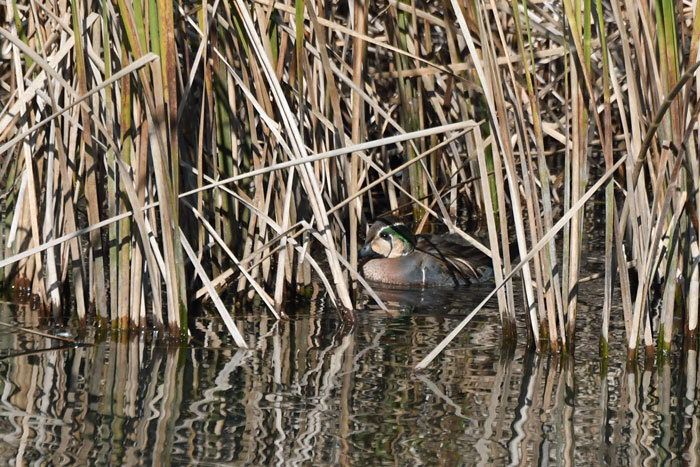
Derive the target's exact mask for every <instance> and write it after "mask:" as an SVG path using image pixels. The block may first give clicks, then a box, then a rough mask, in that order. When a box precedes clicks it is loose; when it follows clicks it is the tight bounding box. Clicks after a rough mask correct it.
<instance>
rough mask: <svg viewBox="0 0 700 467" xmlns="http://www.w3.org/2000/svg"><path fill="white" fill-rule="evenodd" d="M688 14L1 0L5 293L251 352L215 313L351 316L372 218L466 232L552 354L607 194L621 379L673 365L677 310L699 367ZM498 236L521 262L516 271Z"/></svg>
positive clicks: (625, 9) (565, 342)
mask: <svg viewBox="0 0 700 467" xmlns="http://www.w3.org/2000/svg"><path fill="white" fill-rule="evenodd" d="M698 8H699V7H698V5H697V3H694V4H687V5H686V4H685V3H678V4H674V2H672V1H670V0H658V1H654V2H632V1H630V0H626V1H624V2H623V1H620V0H613V1H612V2H610V3H609V4H605V5H603V4H602V2H601V1H600V0H598V1H597V2H595V3H594V2H591V1H590V0H564V2H563V3H559V2H552V3H539V2H538V3H529V2H520V1H517V0H513V1H512V2H511V3H510V4H506V3H502V2H494V1H492V0H478V1H476V2H466V1H459V0H451V1H447V0H445V1H442V2H439V1H415V2H402V1H396V0H387V1H384V2H362V1H356V2H353V3H352V4H350V5H349V6H348V4H347V3H346V2H312V1H310V0H308V1H303V0H296V1H294V2H292V1H291V0H290V1H286V2H276V3H275V2H267V1H262V0H260V1H252V2H251V1H243V0H234V1H232V2H219V1H218V0H214V1H213V2H209V1H204V2H197V3H192V4H190V3H185V2H168V1H164V0H148V1H140V0H136V1H134V2H133V3H131V2H126V1H124V0H118V1H117V2H116V3H113V2H108V1H105V0H100V1H97V0H85V1H76V2H71V3H70V5H68V4H67V3H64V2H58V3H54V4H45V3H43V2H36V1H33V0H27V1H24V2H16V1H9V0H8V1H7V2H5V3H4V4H3V5H2V6H0V13H2V18H3V25H2V28H0V47H1V50H2V56H3V60H2V62H0V76H1V77H2V90H1V91H0V93H1V94H0V96H1V97H2V112H1V113H0V157H1V161H2V164H1V166H0V180H2V182H0V183H1V187H0V188H1V189H2V203H3V207H4V209H3V213H4V218H3V222H2V227H1V228H2V235H3V238H4V239H5V248H3V251H2V252H1V254H2V258H3V259H2V260H0V270H2V271H3V274H4V276H5V278H7V279H8V280H13V281H14V283H15V284H19V283H20V282H26V283H28V284H29V286H30V288H31V291H32V293H34V294H37V295H38V296H39V299H40V302H41V303H43V304H45V305H46V307H47V309H50V310H53V313H54V314H55V315H58V314H59V313H60V312H61V311H62V310H65V309H66V308H68V307H70V306H69V304H68V303H67V297H68V296H70V297H71V299H72V300H74V303H75V310H76V314H77V317H78V318H79V319H80V321H83V322H84V321H85V320H86V318H87V316H88V313H89V310H92V309H94V313H95V316H96V317H97V319H98V320H99V321H100V322H102V323H110V324H111V326H113V327H115V328H119V329H127V328H129V327H132V328H138V327H143V326H145V325H146V324H147V323H152V324H153V325H155V326H157V327H164V328H165V327H167V328H168V329H169V330H170V331H171V332H173V333H179V332H184V330H185V328H186V322H187V321H186V312H187V307H188V305H189V304H190V303H191V302H192V301H194V300H198V299H200V298H202V297H203V296H205V295H207V296H209V297H211V299H212V301H213V303H214V305H215V306H216V307H217V309H218V310H219V311H220V313H221V315H222V317H223V318H224V320H225V321H226V323H227V325H228V326H229V329H230V331H231V332H232V334H233V335H234V336H235V339H236V342H237V344H238V345H241V346H244V345H245V344H244V341H243V339H242V336H241V335H240V334H239V333H238V331H237V330H236V328H235V325H234V324H233V322H232V321H231V320H230V316H229V313H228V311H227V310H226V309H225V308H224V306H223V304H222V302H221V300H220V299H219V298H218V295H217V290H218V289H221V288H222V287H228V288H229V289H233V290H235V291H236V293H237V294H238V295H239V296H240V297H245V296H256V297H259V298H260V300H262V302H263V303H264V304H265V305H266V306H267V307H268V308H269V309H270V311H271V313H273V314H275V316H280V314H281V313H282V311H283V303H284V300H285V298H286V297H287V296H289V295H290V294H294V293H296V291H297V290H299V288H300V287H303V286H304V285H308V284H309V283H311V281H312V280H320V281H321V282H322V283H323V284H324V286H325V288H326V292H327V294H328V296H329V297H330V299H331V301H332V302H333V303H335V304H336V305H337V306H338V307H339V308H341V309H344V310H351V309H353V306H354V298H355V295H356V288H355V287H354V285H353V284H354V283H355V282H354V281H355V280H359V281H360V282H361V283H362V285H363V287H366V284H364V283H363V282H362V279H361V277H360V276H359V275H358V274H357V249H358V239H359V238H361V237H362V226H363V225H365V223H366V222H365V221H366V220H367V217H371V216H375V215H377V214H381V213H384V212H387V211H395V212H402V211H403V212H410V213H411V214H412V215H413V217H414V219H415V221H416V223H417V225H418V226H419V227H420V228H422V227H423V226H424V225H425V222H426V221H427V220H428V219H429V217H430V216H433V217H435V218H437V219H439V220H440V221H442V222H443V223H444V224H445V225H446V228H447V229H449V230H451V231H458V232H461V233H462V234H463V235H464V236H465V237H467V238H469V239H470V240H471V241H473V242H476V241H475V240H474V239H471V237H469V235H467V234H466V233H464V232H462V231H461V230H460V229H459V226H460V225H463V223H461V222H460V219H459V215H460V214H462V213H463V212H464V211H465V210H468V211H473V210H475V209H477V210H478V211H479V213H480V215H481V216H482V218H483V220H484V223H485V224H486V226H487V231H488V243H489V245H490V248H487V247H483V246H482V249H484V250H488V251H490V253H491V255H492V257H493V262H494V268H495V279H496V283H497V284H498V285H499V288H498V289H497V292H496V291H494V293H497V294H498V301H499V307H500V309H501V319H502V323H503V328H504V334H505V335H506V337H507V338H509V339H512V338H514V336H515V322H516V320H515V306H514V299H513V285H512V282H511V281H510V280H509V279H510V278H511V277H512V275H513V274H514V273H515V272H517V271H520V273H521V275H522V279H523V280H522V284H523V288H524V292H525V293H524V297H525V307H526V319H527V325H528V329H529V330H530V335H531V337H532V339H533V341H534V342H536V343H537V345H538V346H541V345H544V343H547V342H548V343H549V346H550V347H551V348H552V350H554V351H558V350H560V349H566V348H567V347H568V346H570V345H571V343H572V342H573V341H574V331H575V329H576V289H577V284H578V282H579V279H580V278H579V271H580V265H581V261H582V257H581V252H582V248H581V246H582V242H583V241H584V239H583V238H582V228H581V226H582V221H583V215H582V214H583V209H584V206H585V204H586V202H587V201H588V200H589V199H590V198H591V197H592V196H593V195H594V194H595V193H596V190H597V189H598V188H601V187H604V188H605V226H606V227H605V232H601V235H605V245H606V251H605V270H604V287H605V303H604V306H603V329H602V330H601V339H602V341H603V343H604V345H607V336H608V323H609V320H610V319H611V317H610V310H611V306H612V303H613V296H614V295H613V282H614V280H613V279H614V278H615V277H617V278H618V282H619V284H620V290H621V296H622V304H623V307H622V308H623V310H624V316H623V318H622V319H624V323H625V328H626V330H627V342H628V346H629V349H630V356H632V355H634V352H635V351H636V349H637V345H638V341H639V340H640V337H639V336H641V335H643V336H644V343H645V345H646V346H647V348H649V349H651V348H653V346H654V342H653V334H654V333H655V332H656V335H657V337H658V346H659V349H661V350H663V351H666V350H667V349H668V348H669V345H670V342H671V338H672V336H673V316H674V311H676V310H680V307H681V306H682V308H683V310H685V311H684V313H683V317H684V320H683V323H684V326H685V329H684V330H685V332H686V335H687V336H688V337H689V340H688V342H689V343H690V342H692V343H693V344H694V342H695V335H696V327H697V311H698V283H699V281H698V256H699V253H698V236H697V230H698V209H700V208H699V203H698V201H699V199H698V196H699V195H698V179H700V169H699V167H698V166H699V164H698V154H697V146H698V144H697V141H698V137H700V135H698V134H697V133H698V130H697V123H698V109H700V107H698V105H697V102H698V95H697V83H698V78H697V77H696V76H695V71H696V69H697V65H696V64H695V63H696V61H697V59H698V36H699V35H700V20H698V19H697V18H698V17H700V15H698V14H697V13H698V11H697V10H698ZM592 168H599V169H600V170H599V171H600V172H604V174H603V175H602V176H600V177H597V179H590V174H591V173H592ZM557 213H561V214H557ZM561 230H563V234H562V235H561V236H557V234H558V233H559V232H560V231H561ZM511 236H514V237H515V241H516V242H517V244H518V250H519V256H520V258H522V259H526V260H531V261H529V262H526V261H521V262H520V263H519V265H518V266H516V267H513V265H512V263H513V258H510V257H509V249H508V248H507V247H506V248H502V246H503V245H508V244H509V239H510V238H511ZM499 245H500V246H501V247H499ZM560 252H561V253H560ZM314 276H315V278H316V279H312V278H313V277H314ZM632 276H634V277H632ZM195 277H196V280H195V279H194V278H195ZM66 284H70V287H65V285H66ZM501 285H504V287H503V288H500V286H501ZM200 287H201V288H200ZM67 289H70V293H69V294H68V293H66V290H67ZM370 293H371V290H370ZM656 298H658V299H659V300H658V301H659V303H660V313H659V319H658V324H653V319H652V318H653V314H652V313H651V305H652V303H651V302H652V301H653V300H652V299H656ZM377 300H378V298H377ZM147 311H148V312H147ZM477 311H478V310H477ZM475 312H476V311H475ZM465 324H466V321H465V322H464V323H462V325H461V326H460V327H459V328H458V329H457V330H456V331H458V330H459V329H461V327H463V326H464V325H465ZM438 350H439V349H438ZM431 358H432V357H431Z"/></svg>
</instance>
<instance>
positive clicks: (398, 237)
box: [371, 224, 416, 258]
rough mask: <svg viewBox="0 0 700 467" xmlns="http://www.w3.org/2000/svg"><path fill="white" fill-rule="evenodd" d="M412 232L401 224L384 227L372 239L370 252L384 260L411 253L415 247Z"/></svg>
mask: <svg viewBox="0 0 700 467" xmlns="http://www.w3.org/2000/svg"><path fill="white" fill-rule="evenodd" d="M415 241H416V240H415V236H414V235H413V232H411V230H410V229H409V228H408V227H406V226H405V225H403V224H392V225H386V226H383V227H382V228H380V229H379V231H378V232H377V233H376V234H375V235H374V238H373V239H372V243H371V245H372V251H374V252H375V253H376V254H378V255H380V256H383V257H384V258H398V257H400V256H404V255H407V254H409V253H411V252H412V251H413V249H414V246H415Z"/></svg>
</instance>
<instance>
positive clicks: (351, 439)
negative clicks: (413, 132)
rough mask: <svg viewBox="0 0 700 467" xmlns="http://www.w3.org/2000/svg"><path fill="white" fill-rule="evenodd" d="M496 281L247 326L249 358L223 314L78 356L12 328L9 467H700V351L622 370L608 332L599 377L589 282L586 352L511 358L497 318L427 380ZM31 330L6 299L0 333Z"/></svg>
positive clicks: (620, 352)
mask: <svg viewBox="0 0 700 467" xmlns="http://www.w3.org/2000/svg"><path fill="white" fill-rule="evenodd" d="M488 287H489V286H488V285H487V284H486V285H483V286H481V285H479V286H475V287H471V288H468V289H461V290H445V291H439V292H437V293H435V292H434V293H428V294H426V293H421V292H420V291H413V292H410V293H403V294H402V292H400V291H396V290H390V291H380V292H381V293H382V294H383V295H382V298H383V299H384V300H386V301H387V302H388V303H390V304H391V305H392V307H393V310H394V311H393V312H392V313H389V314H387V313H385V312H383V311H379V310H376V309H374V308H373V307H370V306H367V307H366V308H365V309H363V310H361V311H360V312H358V314H357V322H356V323H355V324H354V325H353V326H348V325H347V324H343V323H342V322H341V321H340V320H339V319H338V317H337V315H336V313H335V312H333V311H331V310H327V309H325V310H324V309H323V304H322V302H321V301H316V302H313V303H312V304H311V305H310V306H309V305H307V306H305V307H299V308H298V309H297V310H290V314H291V316H292V318H291V320H289V321H282V322H279V323H277V322H275V321H274V319H271V318H270V317H268V316H267V315H265V314H264V312H263V313H261V311H260V310H256V311H255V312H254V313H253V312H249V313H247V314H239V315H237V316H236V324H237V325H238V326H239V329H242V330H244V332H245V335H246V336H247V338H248V339H249V342H250V343H251V345H252V347H253V349H252V350H249V351H242V350H236V349H234V348H233V347H232V343H231V342H230V340H229V339H228V338H227V337H225V332H224V328H223V326H222V325H221V323H220V322H219V320H218V319H217V318H216V317H215V316H213V315H212V316H209V317H204V318H202V319H201V320H200V321H198V322H197V325H196V329H195V330H194V332H193V339H192V342H193V343H192V345H190V346H187V347H184V346H183V347H179V346H167V345H162V344H159V343H158V342H157V339H152V338H151V336H148V338H147V337H146V336H142V337H141V338H140V339H130V340H119V339H117V340H112V341H109V342H106V343H102V344H98V345H92V346H84V347H77V348H72V347H70V348H66V347H65V346H62V345H59V344H61V343H57V342H56V341H52V340H49V339H46V338H41V337H37V336H33V335H27V334H21V333H17V332H16V331H11V330H8V329H0V412H1V413H2V416H1V417H0V437H1V438H0V439H1V440H2V442H1V443H0V462H1V463H2V464H7V463H15V464H17V463H21V462H32V461H35V460H37V461H39V462H40V463H42V464H44V463H49V464H69V463H70V464H73V463H79V464H86V463H90V464H93V463H99V464H121V463H129V464H133V463H152V464H154V465H164V464H165V465H167V464H169V463H178V464H180V463H195V462H196V463H203V464H205V465H206V464H219V463H236V464H253V465H262V464H265V465H267V464H302V463H303V464H307V463H313V464H358V465H363V464H367V463H373V464H376V463H385V464H400V465H405V464H408V465H413V464H420V463H425V464H431V465H433V464H445V465H455V464H477V465H491V464H493V463H496V464H498V465H501V464H512V465H514V464H523V463H525V464H547V463H557V464H566V465H572V464H576V465H591V464H598V463H603V464H614V463H620V464H623V465H627V464H632V465H641V464H643V463H650V461H651V462H653V463H654V464H656V463H659V462H662V463H665V462H667V461H669V460H672V459H675V458H679V457H680V458H682V459H683V461H684V463H692V464H697V462H698V460H699V459H698V441H699V440H700V427H699V424H698V421H699V420H698V415H697V410H696V405H697V404H696V401H695V398H696V386H697V384H698V381H697V374H696V368H697V354H696V353H695V352H691V353H689V354H688V355H687V358H686V357H681V356H680V352H678V353H677V354H676V355H675V356H674V358H672V359H671V361H670V362H669V363H668V364H667V365H665V366H662V367H661V368H660V369H650V370H643V369H639V370H634V369H633V370H627V369H625V365H624V363H622V362H623V361H624V342H623V336H622V333H623V331H622V330H621V329H613V332H612V336H613V337H612V346H611V347H612V349H611V350H612V355H611V358H610V363H609V367H608V369H607V373H606V374H604V375H602V376H601V363H600V361H599V358H598V347H597V346H598V342H597V337H596V336H597V335H598V330H599V322H598V321H597V320H598V319H599V315H600V304H601V303H602V300H601V299H600V293H599V291H598V290H596V287H598V285H597V284H595V283H594V282H591V283H589V284H586V287H588V289H586V290H585V291H584V293H582V300H581V301H582V303H581V306H580V310H579V316H581V328H580V329H581V331H580V332H578V334H577V336H578V339H580V341H579V344H578V346H577V349H576V355H575V357H570V358H564V357H556V356H537V355H535V354H534V353H532V352H527V351H526V350H525V349H524V338H521V341H520V343H519V345H518V346H517V348H516V350H515V351H509V350H507V349H503V350H502V349H501V348H500V346H499V343H500V329H499V326H498V314H497V311H496V310H494V309H493V308H491V309H486V310H484V312H483V313H482V314H480V315H479V316H477V318H476V319H475V320H474V321H473V322H472V323H471V324H470V325H469V326H468V327H467V329H466V330H465V332H463V333H462V334H461V335H460V336H459V337H458V339H457V340H456V341H455V342H453V343H452V344H451V345H450V346H449V347H448V349H447V351H446V352H445V354H444V355H442V356H440V357H439V358H438V359H436V361H435V362H434V363H433V365H432V366H431V368H430V369H429V370H428V371H425V372H421V373H414V372H413V371H412V367H413V365H415V364H416V363H417V362H418V361H419V360H420V359H421V358H422V357H423V356H425V354H426V353H427V352H428V351H429V350H430V349H432V347H433V346H434V345H435V344H437V343H438V342H439V341H440V339H442V338H443V337H444V336H445V335H446V334H447V333H449V331H450V330H451V329H452V327H453V326H455V325H456V324H457V323H458V322H459V320H460V319H461V318H462V317H463V316H465V315H466V314H467V313H468V312H469V311H470V309H471V308H470V307H473V306H474V305H475V304H476V303H478V301H479V300H480V299H481V298H482V297H483V295H484V294H485V293H486V292H487V291H488ZM616 312H617V313H621V311H620V310H616ZM261 314H262V317H260V315H261ZM32 319H35V318H33V317H32V314H31V313H30V312H29V311H27V310H26V309H24V308H18V307H16V306H10V305H0V320H1V321H4V322H15V323H18V324H20V325H26V326H30V325H35V323H32V322H31V320H32ZM619 321H620V320H616V321H614V322H619ZM521 322H522V321H521ZM52 332H56V331H55V330H54V331H52ZM252 336H259V337H258V338H257V340H255V341H254V340H253V337H252ZM153 340H155V341H156V342H155V344H154V343H153V342H152V341H153Z"/></svg>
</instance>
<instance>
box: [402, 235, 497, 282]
mask: <svg viewBox="0 0 700 467" xmlns="http://www.w3.org/2000/svg"><path fill="white" fill-rule="evenodd" d="M416 249H417V250H419V251H422V252H424V253H426V254H428V255H430V256H432V257H433V258H435V259H436V260H437V261H439V262H441V263H442V264H444V265H445V266H447V267H448V268H449V269H450V270H451V271H452V272H453V274H455V275H456V276H458V277H461V278H462V279H464V280H468V281H473V280H475V279H476V280H481V278H482V277H483V276H484V274H485V271H487V270H488V269H490V268H491V267H492V262H491V258H490V257H488V256H487V255H485V254H484V253H482V252H481V251H480V250H478V249H477V248H475V247H473V246H471V245H470V244H469V243H467V241H466V240H464V239H463V238H462V237H460V236H459V235H457V234H441V235H421V236H418V238H417V242H416Z"/></svg>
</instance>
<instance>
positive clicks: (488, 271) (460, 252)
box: [358, 217, 493, 287]
mask: <svg viewBox="0 0 700 467" xmlns="http://www.w3.org/2000/svg"><path fill="white" fill-rule="evenodd" d="M358 258H361V259H367V260H368V261H367V262H366V263H365V264H364V265H363V267H362V273H363V276H364V278H365V279H367V280H368V281H371V282H375V283H380V284H389V285H394V286H411V287H416V286H420V287H456V286H460V285H468V284H474V283H479V282H485V281H487V280H489V279H491V278H492V277H493V267H492V262H491V258H490V257H489V256H487V255H486V254H484V253H483V252H482V251H480V250H479V249H477V248H475V247H473V246H471V245H470V244H468V243H467V242H466V241H465V240H464V239H463V238H462V237H460V236H459V235H457V234H434V235H428V234H426V235H415V234H414V233H413V231H412V230H411V229H410V228H409V227H408V226H406V225H405V224H404V223H402V222H400V221H398V220H397V219H394V218H391V217H389V218H379V219H376V220H375V221H374V222H373V223H372V224H371V225H370V228H369V231H368V232H367V241H366V242H365V244H364V245H363V246H362V248H361V249H360V251H359V253H358Z"/></svg>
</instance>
